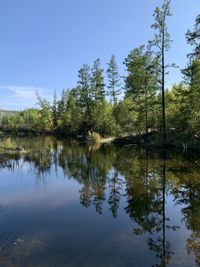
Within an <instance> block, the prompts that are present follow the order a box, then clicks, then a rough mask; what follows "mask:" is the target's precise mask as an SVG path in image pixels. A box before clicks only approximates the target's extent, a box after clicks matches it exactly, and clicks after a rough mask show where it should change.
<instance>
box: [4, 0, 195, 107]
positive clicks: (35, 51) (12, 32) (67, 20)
mask: <svg viewBox="0 0 200 267" xmlns="http://www.w3.org/2000/svg"><path fill="white" fill-rule="evenodd" d="M161 3H162V1H161V0H17V1H16V0H0V37H1V38H0V108H2V109H12V110H20V109H23V108H27V107H36V106H35V103H36V102H37V101H36V97H35V91H38V93H39V94H40V95H41V96H43V97H47V98H48V99H50V98H51V96H52V94H53V92H54V90H56V91H57V93H58V94H59V92H60V90H61V89H62V88H71V87H73V86H76V81H77V72H78V70H79V69H80V67H81V66H82V64H83V63H87V64H90V65H92V64H93V62H94V60H95V59H96V58H98V57H100V58H101V62H102V67H104V68H106V66H107V62H108V61H109V59H110V57H111V55H112V54H113V53H114V54H115V55H116V57H117V62H118V66H119V71H120V74H121V75H123V74H124V69H125V68H124V66H123V64H122V62H123V60H124V58H125V57H126V56H127V54H128V53H129V52H130V51H131V50H132V49H134V48H136V47H137V46H139V45H141V44H143V43H147V41H148V40H149V39H151V38H152V37H153V30H152V29H151V28H150V25H151V24H152V23H153V16H152V14H153V10H154V8H155V6H157V5H160V4H161ZM171 7H172V13H173V16H172V17H171V18H170V19H169V23H168V25H169V31H170V32H171V38H172V39H173V40H174V41H173V43H172V45H171V50H170V51H169V53H168V56H167V59H168V61H169V62H175V63H176V64H178V65H179V66H180V67H184V66H185V64H186V56H185V55H186V53H187V52H188V51H189V50H190V47H189V46H188V45H187V44H186V42H185V32H186V30H187V29H188V28H189V29H192V28H193V25H194V20H195V17H196V16H197V15H198V14H200V3H199V0H184V1H183V0H172V5H171ZM180 80H181V74H180V71H179V70H173V69H172V70H171V72H170V75H169V76H168V77H167V85H168V86H170V85H171V84H173V83H174V82H175V81H177V82H178V81H180Z"/></svg>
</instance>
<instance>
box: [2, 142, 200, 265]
mask: <svg viewBox="0 0 200 267" xmlns="http://www.w3.org/2000/svg"><path fill="white" fill-rule="evenodd" d="M22 145H23V146H24V147H26V146H27V151H28V152H27V153H26V154H24V155H22V154H20V155H15V154H10V155H9V156H7V159H5V162H7V163H9V164H11V165H10V166H12V167H11V168H10V169H11V170H12V171H13V172H14V171H15V170H17V168H19V166H22V168H23V162H25V163H26V165H27V166H30V169H31V171H32V172H33V173H34V175H35V177H36V179H37V181H36V182H38V181H39V180H38V179H44V177H45V179H46V180H47V181H48V177H49V174H50V173H51V172H52V171H55V174H56V175H58V173H59V172H60V171H61V170H62V172H63V174H64V176H65V177H67V178H68V179H74V180H76V181H77V182H78V183H79V184H80V186H81V189H80V190H79V197H80V203H81V205H82V206H84V207H86V208H88V207H91V206H93V207H95V210H96V212H97V213H98V214H100V215H101V214H104V213H106V212H107V211H109V213H110V214H112V217H113V218H115V219H117V217H118V215H121V214H118V213H119V207H120V205H121V199H122V198H123V203H124V202H125V207H122V208H124V210H125V212H126V214H127V215H128V217H129V218H130V219H131V220H132V221H133V224H134V225H135V223H137V227H135V226H134V234H136V235H143V234H148V238H147V245H148V246H149V250H151V251H152V252H153V253H154V255H155V257H156V258H157V261H158V264H157V266H167V265H168V264H169V262H170V258H171V256H172V254H173V251H172V247H171V244H170V242H169V241H170V240H169V241H168V240H167V239H166V230H167V231H171V230H172V231H174V230H177V229H178V227H177V226H174V225H170V218H167V216H166V211H165V207H166V198H167V196H168V195H170V196H172V197H173V198H174V200H175V202H176V203H177V204H178V205H180V206H182V205H184V206H186V208H183V209H182V214H183V217H184V220H185V222H186V226H187V227H188V229H190V230H191V231H193V232H192V234H191V237H190V238H189V239H188V242H187V250H188V253H193V254H194V255H195V257H196V262H197V264H200V261H199V257H200V256H199V249H200V245H199V244H200V239H199V238H200V236H199V233H200V221H198V220H197V221H195V222H194V217H195V216H196V217H197V218H199V217H198V216H199V215H198V212H199V207H200V167H199V166H198V164H196V165H195V164H194V163H193V162H190V161H186V160H184V158H182V157H181V156H177V155H175V156H174V155H172V156H168V157H167V156H166V154H165V155H164V157H161V156H160V154H156V153H155V154H151V153H150V152H149V151H146V150H136V149H132V148H130V147H128V148H121V149H118V148H116V147H112V146H99V147H88V146H86V145H78V144H77V143H74V142H73V143H65V141H59V142H57V141H56V140H55V139H51V138H47V139H46V138H44V139H39V138H38V139H36V140H31V144H28V145H27V144H26V143H25V141H24V143H23V144H22ZM30 146H31V148H30ZM0 164H1V163H0ZM2 168H4V165H3V166H2ZM47 186H48V185H47ZM121 210H122V209H120V211H121Z"/></svg>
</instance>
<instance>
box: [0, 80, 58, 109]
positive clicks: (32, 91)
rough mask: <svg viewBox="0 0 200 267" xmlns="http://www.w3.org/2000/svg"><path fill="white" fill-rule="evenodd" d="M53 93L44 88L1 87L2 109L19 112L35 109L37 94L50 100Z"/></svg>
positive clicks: (0, 105)
mask: <svg viewBox="0 0 200 267" xmlns="http://www.w3.org/2000/svg"><path fill="white" fill-rule="evenodd" d="M53 91H54V90H53V89H49V88H44V87H35V86H13V85H6V86H5V85H0V107H1V108H4V109H18V110H19V109H23V108H28V107H34V106H35V104H36V102H37V97H36V92H38V94H39V95H41V96H42V97H45V98H47V99H48V100H50V99H51V97H52V92H53Z"/></svg>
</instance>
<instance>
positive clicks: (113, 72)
mask: <svg viewBox="0 0 200 267" xmlns="http://www.w3.org/2000/svg"><path fill="white" fill-rule="evenodd" d="M107 75H108V82H109V84H108V95H109V96H110V97H111V98H112V101H113V103H114V104H116V103H117V96H118V95H120V94H121V89H120V85H121V84H120V76H119V73H118V68H117V63H116V58H115V55H112V57H111V59H110V61H109V63H108V69H107Z"/></svg>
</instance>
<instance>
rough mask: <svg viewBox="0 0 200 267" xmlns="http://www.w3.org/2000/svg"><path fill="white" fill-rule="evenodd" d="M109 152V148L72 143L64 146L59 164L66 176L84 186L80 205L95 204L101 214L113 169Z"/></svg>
mask: <svg viewBox="0 0 200 267" xmlns="http://www.w3.org/2000/svg"><path fill="white" fill-rule="evenodd" d="M109 151H110V149H109V148H108V147H107V148H103V147H100V148H99V149H91V147H87V146H83V145H82V146H77V144H75V143H72V144H70V145H68V146H63V149H62V150H61V151H60V154H59V164H60V166H61V167H62V169H63V171H64V174H65V175H67V176H68V178H73V179H75V180H77V181H78V182H79V183H80V184H82V188H81V190H80V191H79V193H80V203H81V204H82V205H83V206H85V207H89V206H90V205H91V204H93V205H94V206H95V208H96V211H97V212H98V213H99V214H102V205H103V202H104V201H105V188H106V182H107V179H108V171H109V170H110V169H111V167H112V155H111V154H110V152H109Z"/></svg>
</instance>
